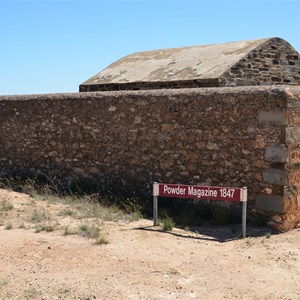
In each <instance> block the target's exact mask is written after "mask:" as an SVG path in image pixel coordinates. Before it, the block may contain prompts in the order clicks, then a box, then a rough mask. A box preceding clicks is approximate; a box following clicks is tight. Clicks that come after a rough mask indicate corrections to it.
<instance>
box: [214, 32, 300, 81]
mask: <svg viewBox="0 0 300 300" xmlns="http://www.w3.org/2000/svg"><path fill="white" fill-rule="evenodd" d="M272 84H293V85H300V57H299V53H298V52H297V51H296V50H295V49H294V48H293V47H291V45H290V44H289V43H288V42H286V41H284V40H282V39H275V38H274V39H271V40H270V41H268V42H267V43H266V44H263V45H262V46H260V47H258V48H256V49H254V50H252V51H251V52H250V53H249V54H248V55H247V56H246V57H245V58H243V59H242V60H240V61H239V62H238V63H237V64H236V65H234V66H233V67H231V68H230V70H229V71H227V72H226V73H225V74H224V75H223V76H222V77H221V78H220V79H219V86H245V85H246V86H247V85H272Z"/></svg>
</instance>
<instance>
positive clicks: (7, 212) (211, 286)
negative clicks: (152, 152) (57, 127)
mask: <svg viewBox="0 0 300 300" xmlns="http://www.w3.org/2000/svg"><path fill="white" fill-rule="evenodd" d="M0 202H1V203H2V204H1V205H2V210H1V211H0V224H1V226H0V237H1V238H0V299H3V300H4V299H81V300H88V299H214V300H216V299H268V300H269V299H300V229H295V230H293V231H290V232H287V233H282V234H270V233H269V232H268V231H265V229H261V228H249V231H248V233H249V235H250V237H248V238H246V239H237V238H236V237H235V235H236V234H234V233H233V230H232V228H230V226H227V227H207V228H205V227H203V228H198V229H197V230H194V231H191V230H190V231H187V230H182V229H177V228H174V229H173V230H172V231H171V232H163V231H162V230H161V229H160V228H159V227H153V226H152V221H150V220H146V219H140V220H136V221H132V222H129V221H128V220H126V219H124V220H122V219H119V220H115V221H103V220H100V221H99V220H98V221H97V220H92V219H93V218H90V219H84V218H79V217H78V215H76V216H77V217H76V216H75V213H74V214H73V212H72V210H71V209H73V207H71V206H70V204H67V203H58V202H55V201H54V202H49V201H44V200H40V199H35V198H32V197H30V196H28V195H25V194H18V193H15V192H11V191H7V190H0ZM0 207H1V206H0ZM41 210H42V211H43V212H45V211H50V213H51V216H52V218H51V222H52V223H51V224H50V218H48V219H47V218H45V219H46V220H47V222H48V223H47V224H48V225H49V228H50V229H51V230H50V229H49V230H47V228H48V227H41V226H40V227H37V223H38V222H40V220H37V218H35V219H34V218H33V215H32V213H33V212H35V214H36V213H37V212H40V211H41ZM62 212H63V213H62ZM76 213H77V212H76ZM30 214H31V219H30V218H29V216H30ZM34 222H36V223H34ZM76 222H77V223H76ZM83 222H88V224H91V222H96V223H95V224H98V226H99V228H100V229H101V233H102V234H103V236H102V237H103V238H104V240H105V241H106V242H108V243H107V244H106V243H104V242H103V243H101V242H98V243H97V242H95V241H96V240H95V239H93V238H86V237H83V236H81V235H78V234H71V232H69V231H68V230H69V229H70V228H74V226H75V225H76V226H80V224H81V225H83ZM97 222H98V223H97ZM43 224H45V223H43ZM53 224H54V225H53ZM51 226H53V227H51ZM37 228H40V230H37ZM52 229H53V231H52ZM48 231H49V232H48ZM50 231H51V232H50ZM66 233H67V234H66ZM69 233H70V234H69ZM73 233H74V232H73Z"/></svg>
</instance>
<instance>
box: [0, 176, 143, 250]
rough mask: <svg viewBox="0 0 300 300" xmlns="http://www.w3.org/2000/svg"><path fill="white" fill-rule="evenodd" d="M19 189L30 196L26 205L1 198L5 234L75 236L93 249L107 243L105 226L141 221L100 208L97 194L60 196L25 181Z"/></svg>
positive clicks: (107, 207)
mask: <svg viewBox="0 0 300 300" xmlns="http://www.w3.org/2000/svg"><path fill="white" fill-rule="evenodd" d="M14 184H15V183H11V185H12V186H13V185H14ZM14 187H15V186H14ZM20 189H21V190H23V191H25V192H26V193H27V194H28V195H29V196H28V198H27V201H26V202H24V201H22V202H20V203H17V201H15V199H7V198H5V197H3V196H2V198H0V217H1V218H0V226H3V225H5V229H6V230H10V229H14V228H16V229H24V230H33V231H34V232H36V233H39V232H57V233H61V234H62V235H64V236H69V235H78V236H81V237H85V238H89V239H92V240H94V244H95V245H105V244H107V243H109V239H108V236H109V234H108V232H106V231H105V230H104V228H105V223H106V222H131V221H135V220H138V219H140V218H141V213H140V212H139V211H133V212H124V210H121V209H120V208H118V207H117V206H114V205H103V204H100V203H99V195H97V194H93V195H85V196H82V197H79V196H77V195H74V194H70V195H63V196H60V195H59V193H58V192H57V188H56V187H51V186H50V185H45V186H37V185H36V182H35V181H34V180H26V181H25V183H24V184H23V186H22V187H20ZM3 195H5V193H3ZM17 198H18V197H17V196H16V199H17Z"/></svg>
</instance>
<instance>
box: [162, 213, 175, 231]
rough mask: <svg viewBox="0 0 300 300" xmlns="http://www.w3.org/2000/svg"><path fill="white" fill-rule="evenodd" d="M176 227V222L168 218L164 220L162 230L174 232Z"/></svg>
mask: <svg viewBox="0 0 300 300" xmlns="http://www.w3.org/2000/svg"><path fill="white" fill-rule="evenodd" d="M174 225H175V224H174V221H173V220H172V219H171V218H170V217H168V216H167V217H166V218H164V219H163V220H162V230H163V231H172V230H173V227H174Z"/></svg>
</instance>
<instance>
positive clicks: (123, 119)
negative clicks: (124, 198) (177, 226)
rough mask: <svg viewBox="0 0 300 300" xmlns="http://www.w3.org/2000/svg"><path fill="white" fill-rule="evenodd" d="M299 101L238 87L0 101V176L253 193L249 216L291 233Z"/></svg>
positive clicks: (291, 92)
mask: <svg viewBox="0 0 300 300" xmlns="http://www.w3.org/2000/svg"><path fill="white" fill-rule="evenodd" d="M295 95H296V96H295ZM299 95H300V88H299V87H290V88H288V89H287V88H286V87H277V88H273V87H251V88H250V87H239V88H202V89H180V90H171V89H169V90H151V91H126V92H125V91H124V92H90V93H75V94H49V95H27V96H2V97H0V119H1V126H0V135H1V139H2V140H1V144H0V174H1V175H4V176H7V175H10V174H19V175H21V174H26V175H37V174H40V173H43V174H46V175H48V176H58V177H60V178H62V179H64V180H66V181H67V182H69V183H71V182H72V181H73V180H77V179H85V180H89V181H91V182H93V183H95V184H97V185H100V186H102V187H106V188H112V187H114V188H115V187H120V188H121V187H128V186H131V187H134V188H136V189H137V190H138V191H140V192H142V193H147V195H148V196H149V197H150V195H151V185H152V183H153V182H154V181H158V182H168V183H182V184H206V185H210V184H211V185H218V186H222V185H224V186H236V187H242V186H247V187H248V189H249V207H248V208H249V211H253V210H257V211H258V212H260V213H264V214H266V215H268V216H269V217H270V220H272V222H273V226H274V227H276V228H278V229H281V230H286V229H288V228H292V227H294V226H296V224H297V223H298V222H299V221H300V216H299V207H300V204H299V195H300V194H299V192H298V191H299V188H300V186H299V185H300V184H299V182H298V178H299V176H300V168H299V167H298V166H299V165H298V164H299V159H300V131H299V129H298V127H297V126H298V125H299V122H300V121H299V113H300V105H298V103H300V99H299Z"/></svg>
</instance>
